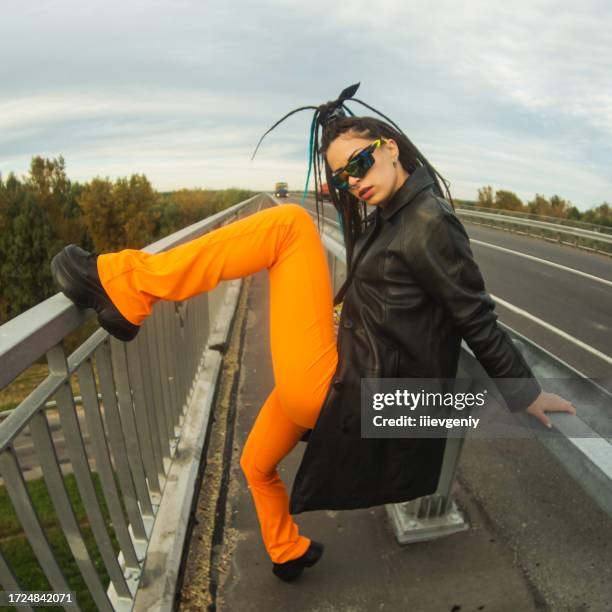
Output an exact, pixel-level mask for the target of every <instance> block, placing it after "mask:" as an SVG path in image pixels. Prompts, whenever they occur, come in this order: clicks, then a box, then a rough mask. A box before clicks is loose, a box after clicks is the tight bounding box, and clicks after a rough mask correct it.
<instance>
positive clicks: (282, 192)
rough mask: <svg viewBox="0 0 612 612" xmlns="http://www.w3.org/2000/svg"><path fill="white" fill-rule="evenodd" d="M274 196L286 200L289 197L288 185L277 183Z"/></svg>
mask: <svg viewBox="0 0 612 612" xmlns="http://www.w3.org/2000/svg"><path fill="white" fill-rule="evenodd" d="M274 195H275V196H276V197H277V198H286V197H287V196H288V195H289V186H288V185H287V183H276V185H275V186H274Z"/></svg>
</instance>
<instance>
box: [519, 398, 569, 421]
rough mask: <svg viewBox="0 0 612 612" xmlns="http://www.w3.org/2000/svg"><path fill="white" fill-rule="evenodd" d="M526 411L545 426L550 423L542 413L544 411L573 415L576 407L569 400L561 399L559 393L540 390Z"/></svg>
mask: <svg viewBox="0 0 612 612" xmlns="http://www.w3.org/2000/svg"><path fill="white" fill-rule="evenodd" d="M526 412H528V413H529V414H533V416H534V417H536V419H538V421H540V422H541V423H543V424H544V425H546V427H552V423H551V422H550V420H549V419H548V417H547V416H546V415H545V414H544V413H545V412H569V413H570V414H573V415H574V416H575V415H576V408H574V405H573V404H572V403H571V402H568V401H567V400H566V399H563V398H562V397H561V396H560V395H557V394H556V393H548V392H546V391H542V392H541V393H540V395H538V397H536V399H535V400H534V401H533V402H532V403H531V405H530V406H529V407H528V408H527V410H526Z"/></svg>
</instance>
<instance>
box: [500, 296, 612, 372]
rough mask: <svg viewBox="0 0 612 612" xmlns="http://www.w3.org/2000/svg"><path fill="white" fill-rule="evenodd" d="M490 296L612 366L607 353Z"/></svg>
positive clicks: (611, 359) (508, 303) (504, 301)
mask: <svg viewBox="0 0 612 612" xmlns="http://www.w3.org/2000/svg"><path fill="white" fill-rule="evenodd" d="M489 295H490V296H491V297H492V298H493V299H494V300H495V301H496V302H497V303H498V304H501V305H502V306H503V307H504V308H507V309H508V310H511V311H512V312H515V313H517V314H519V315H521V316H523V317H525V318H526V319H529V320H530V321H533V322H534V323H538V324H539V325H541V326H542V327H545V328H546V329H548V330H550V331H552V332H554V333H555V334H558V335H559V336H561V337H562V338H565V339H566V340H568V341H569V342H572V343H573V344H575V345H576V346H579V347H580V348H581V349H583V350H585V351H587V352H589V353H591V354H592V355H595V356H596V357H599V358H600V359H603V360H604V361H607V362H608V363H610V364H612V357H610V356H609V355H606V354H605V353H602V352H601V351H598V350H597V349H596V348H593V347H592V346H590V345H589V344H586V343H585V342H582V340H578V338H574V336H570V334H568V333H566V332H564V331H563V330H562V329H559V328H558V327H555V326H554V325H551V324H550V323H547V322H546V321H543V320H542V319H540V318H538V317H536V316H535V315H532V314H531V313H529V312H527V311H526V310H523V309H522V308H519V307H518V306H514V304H510V302H506V300H502V299H501V298H500V297H497V296H495V295H493V294H492V293H489Z"/></svg>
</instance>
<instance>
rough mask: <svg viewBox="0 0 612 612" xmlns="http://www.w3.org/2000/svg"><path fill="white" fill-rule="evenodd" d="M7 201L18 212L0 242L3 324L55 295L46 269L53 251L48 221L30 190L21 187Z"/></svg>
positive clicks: (51, 234)
mask: <svg viewBox="0 0 612 612" xmlns="http://www.w3.org/2000/svg"><path fill="white" fill-rule="evenodd" d="M9 197H10V199H11V201H10V202H9V206H11V207H13V208H14V207H15V206H16V208H17V209H18V212H17V213H16V214H15V215H14V216H13V217H12V219H11V220H10V223H9V224H7V225H8V229H9V232H8V235H7V233H6V232H3V235H2V240H1V241H0V252H1V255H2V262H1V265H0V286H1V287H2V300H1V303H0V305H1V310H2V312H1V315H2V322H4V321H5V320H7V319H10V318H12V317H14V316H16V315H18V314H20V313H21V312H23V311H24V310H27V309H28V308H31V307H32V306H34V305H36V304H38V303H39V302H41V301H42V300H44V299H46V298H47V297H50V296H51V295H53V294H54V293H55V288H54V286H53V281H52V279H51V272H50V270H49V265H48V263H49V259H50V254H51V252H52V250H53V247H54V239H53V233H52V230H51V225H50V223H49V217H48V215H47V213H46V211H45V210H44V209H43V208H42V207H41V206H40V205H39V203H38V201H37V199H36V197H35V194H34V193H33V192H32V191H31V190H30V189H27V188H23V186H20V187H18V188H16V189H14V190H13V191H12V193H10V195H9ZM5 229H7V227H5Z"/></svg>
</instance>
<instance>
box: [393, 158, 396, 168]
mask: <svg viewBox="0 0 612 612" xmlns="http://www.w3.org/2000/svg"><path fill="white" fill-rule="evenodd" d="M393 167H394V168H397V159H394V160H393Z"/></svg>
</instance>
